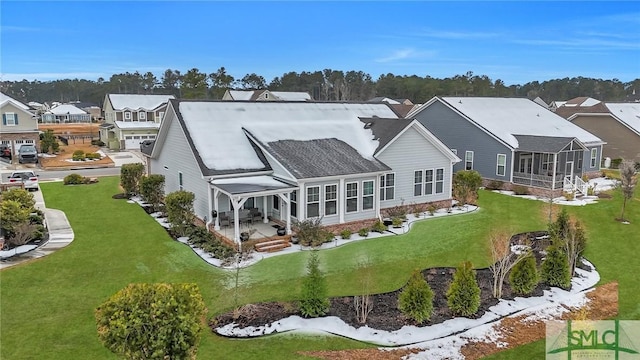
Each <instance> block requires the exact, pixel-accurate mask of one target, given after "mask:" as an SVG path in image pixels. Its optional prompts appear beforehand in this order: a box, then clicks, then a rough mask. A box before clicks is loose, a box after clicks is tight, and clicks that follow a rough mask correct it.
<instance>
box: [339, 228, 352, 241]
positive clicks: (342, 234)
mask: <svg viewBox="0 0 640 360" xmlns="http://www.w3.org/2000/svg"><path fill="white" fill-rule="evenodd" d="M351 234H353V233H352V232H351V230H349V229H344V230H342V231H340V237H341V238H343V239H345V240H349V239H351Z"/></svg>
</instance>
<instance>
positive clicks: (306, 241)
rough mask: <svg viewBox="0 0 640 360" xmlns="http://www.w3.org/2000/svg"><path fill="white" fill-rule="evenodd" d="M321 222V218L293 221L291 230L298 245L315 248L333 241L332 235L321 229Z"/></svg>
mask: <svg viewBox="0 0 640 360" xmlns="http://www.w3.org/2000/svg"><path fill="white" fill-rule="evenodd" d="M321 221H322V219H321V218H310V219H304V220H302V221H299V220H294V221H293V230H294V231H295V232H296V237H297V238H298V241H299V242H300V245H303V246H312V247H316V246H320V245H322V244H323V243H325V242H328V241H331V240H333V234H332V233H331V232H329V231H327V230H325V229H324V228H323V227H322V225H321Z"/></svg>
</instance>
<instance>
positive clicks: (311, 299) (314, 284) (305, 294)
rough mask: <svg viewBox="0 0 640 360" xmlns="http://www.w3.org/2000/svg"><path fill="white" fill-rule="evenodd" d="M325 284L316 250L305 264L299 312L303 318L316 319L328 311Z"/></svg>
mask: <svg viewBox="0 0 640 360" xmlns="http://www.w3.org/2000/svg"><path fill="white" fill-rule="evenodd" d="M327 291H328V290H327V284H326V280H325V278H324V274H323V273H322V271H321V270H320V260H319V258H318V250H312V251H311V253H310V254H309V260H308V262H307V275H306V276H305V278H304V279H302V300H300V312H301V313H302V315H303V316H304V317H318V316H322V315H324V314H326V313H327V311H329V305H330V304H329V298H328V297H327Z"/></svg>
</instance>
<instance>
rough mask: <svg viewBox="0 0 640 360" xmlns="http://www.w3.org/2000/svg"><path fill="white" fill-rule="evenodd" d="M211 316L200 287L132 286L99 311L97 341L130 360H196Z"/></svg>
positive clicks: (97, 315) (117, 294)
mask: <svg viewBox="0 0 640 360" xmlns="http://www.w3.org/2000/svg"><path fill="white" fill-rule="evenodd" d="M206 313H207V309H206V307H205V304H204V301H203V300H202V296H201V295H200V291H199V290H198V286H197V285H196V284H130V285H129V286H127V287H126V288H124V289H123V290H120V291H119V292H117V293H116V294H115V295H113V296H112V297H111V298H109V300H107V301H106V302H105V303H103V304H102V305H100V307H98V308H97V309H96V311H95V318H96V323H97V329H98V338H99V339H100V341H101V342H102V343H103V344H104V346H106V347H107V348H108V349H109V350H111V351H112V352H114V353H116V354H118V355H120V356H122V357H124V358H127V359H194V358H195V356H196V350H197V345H198V342H199V340H200V335H201V333H202V330H203V329H204V326H205V325H204V317H205V315H206Z"/></svg>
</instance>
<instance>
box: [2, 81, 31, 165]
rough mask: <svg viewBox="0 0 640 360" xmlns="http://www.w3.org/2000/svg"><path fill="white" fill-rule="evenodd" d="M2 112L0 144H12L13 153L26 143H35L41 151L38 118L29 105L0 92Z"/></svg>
mask: <svg viewBox="0 0 640 360" xmlns="http://www.w3.org/2000/svg"><path fill="white" fill-rule="evenodd" d="M0 113H2V124H1V125H0V144H3V145H8V146H10V147H11V150H12V151H13V154H17V153H18V149H19V148H20V146H22V145H25V144H32V145H35V146H36V148H37V149H38V151H40V141H39V140H40V135H39V133H38V119H37V118H36V116H35V114H34V113H32V112H31V111H30V108H29V107H28V106H27V105H25V104H23V103H21V102H19V101H18V100H15V99H13V98H11V97H9V96H7V95H5V94H3V93H0ZM14 159H15V157H14Z"/></svg>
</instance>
